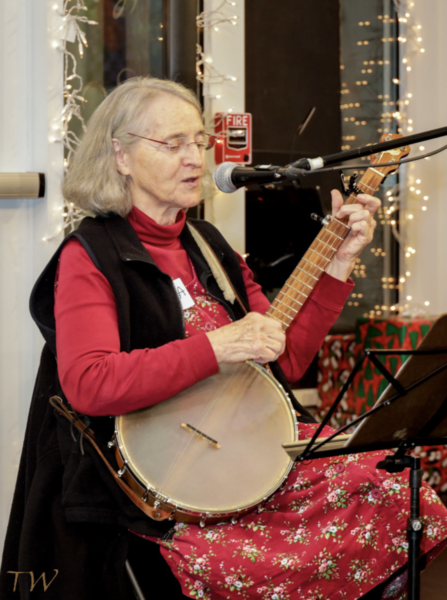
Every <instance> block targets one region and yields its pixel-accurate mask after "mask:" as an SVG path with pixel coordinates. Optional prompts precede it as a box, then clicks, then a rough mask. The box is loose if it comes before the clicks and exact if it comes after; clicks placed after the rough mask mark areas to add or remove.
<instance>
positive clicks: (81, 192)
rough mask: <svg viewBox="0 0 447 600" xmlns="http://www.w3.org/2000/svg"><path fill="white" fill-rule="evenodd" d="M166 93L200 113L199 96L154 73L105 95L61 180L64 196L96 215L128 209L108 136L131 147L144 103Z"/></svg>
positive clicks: (123, 182)
mask: <svg viewBox="0 0 447 600" xmlns="http://www.w3.org/2000/svg"><path fill="white" fill-rule="evenodd" d="M166 93H167V94H173V95H175V96H178V97H179V98H182V99H183V100H185V101H186V102H188V103H189V104H192V105H193V106H194V107H195V108H196V109H197V111H198V113H199V115H200V116H201V115H202V109H201V106H200V103H199V101H198V99H197V96H196V95H195V94H194V93H193V92H192V91H191V90H189V89H188V88H186V87H185V86H183V85H181V84H180V83H175V82H174V81H168V80H162V79H155V78H153V77H134V78H132V79H128V80H127V81H126V82H124V83H123V84H122V85H120V86H118V87H117V88H115V89H114V90H113V91H112V92H111V93H110V94H109V95H108V96H107V98H106V99H105V100H104V101H103V102H102V103H101V104H100V105H99V106H98V108H97V109H96V111H95V112H94V113H93V115H92V118H91V119H90V121H89V124H88V129H87V131H86V133H85V134H84V136H83V137H82V140H81V143H80V145H79V147H78V149H77V151H76V153H75V155H74V158H73V161H72V164H71V165H70V166H69V168H68V172H67V175H66V177H65V180H64V183H63V185H62V194H63V196H64V198H65V199H66V200H67V201H68V202H73V204H75V205H76V206H78V207H79V208H82V209H83V210H86V211H89V212H91V213H93V214H95V215H105V214H107V213H109V212H114V213H117V214H119V215H121V216H122V217H125V216H126V215H127V214H128V213H129V212H130V211H131V209H132V201H131V198H130V194H129V190H128V186H127V178H126V176H125V175H122V174H121V173H119V172H118V170H117V168H116V163H115V152H114V149H113V144H112V139H117V140H118V141H119V142H120V143H121V145H122V147H123V149H124V150H125V151H126V152H127V151H129V149H130V147H131V146H132V145H133V144H135V143H136V142H137V141H138V138H135V137H133V136H131V135H128V132H133V131H141V127H142V121H143V119H144V117H145V114H144V113H145V109H146V108H147V106H148V104H149V103H150V102H151V101H152V100H154V99H155V98H157V97H158V96H160V95H161V94H166Z"/></svg>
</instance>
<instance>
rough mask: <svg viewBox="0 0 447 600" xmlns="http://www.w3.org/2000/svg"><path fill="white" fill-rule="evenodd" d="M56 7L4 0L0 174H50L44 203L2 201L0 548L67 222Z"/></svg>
mask: <svg viewBox="0 0 447 600" xmlns="http://www.w3.org/2000/svg"><path fill="white" fill-rule="evenodd" d="M56 1H58V0H56ZM54 4H55V0H52V1H51V2H48V1H47V0H13V1H11V0H0V82H1V84H0V172H26V171H38V172H43V173H45V174H46V176H47V194H46V198H41V199H36V200H29V199H28V200H19V199H15V200H1V199H0V281H1V293H0V547H2V546H3V538H4V533H5V529H6V525H7V521H8V517H9V510H10V504H11V498H12V493H13V490H14V486H15V479H16V474H17V467H18V463H19V459H20V452H21V446H22V441H23V433H24V429H25V424H26V418H27V414H28V408H29V403H30V399H31V393H32V389H33V385H34V379H35V375H36V372H37V366H38V361H39V355H40V350H41V347H42V338H41V336H40V333H39V332H38V330H37V328H36V327H35V326H34V324H33V322H32V321H31V318H30V316H29V311H28V299H29V294H30V291H31V288H32V285H33V283H34V281H35V280H36V279H37V276H38V275H39V273H40V271H41V270H42V268H43V266H44V265H45V263H46V262H47V260H48V258H49V257H50V256H51V254H52V253H53V252H54V250H55V248H56V246H57V244H58V241H57V240H54V241H52V242H43V241H42V238H43V237H45V236H50V235H52V234H53V233H54V232H56V231H57V228H58V226H60V221H61V211H60V210H59V211H58V210H54V209H57V207H58V206H60V204H61V201H60V196H59V192H58V188H59V180H60V175H61V169H60V167H61V165H62V156H63V155H62V147H61V145H60V144H50V143H49V142H48V139H49V135H50V131H52V130H51V127H52V125H53V117H54V116H56V117H57V116H58V115H59V114H60V111H61V109H62V93H61V92H62V89H61V88H62V55H61V53H60V52H59V51H57V50H55V49H54V48H52V47H51V41H52V40H53V39H54V35H55V32H57V28H58V27H59V25H60V18H59V17H58V16H57V14H56V12H55V11H54V10H52V9H51V6H52V5H54ZM53 133H54V132H53Z"/></svg>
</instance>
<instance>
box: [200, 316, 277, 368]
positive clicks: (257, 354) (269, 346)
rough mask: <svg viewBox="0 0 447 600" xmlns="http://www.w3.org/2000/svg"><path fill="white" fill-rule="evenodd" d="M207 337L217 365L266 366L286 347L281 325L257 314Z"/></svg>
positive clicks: (215, 331) (211, 332)
mask: <svg viewBox="0 0 447 600" xmlns="http://www.w3.org/2000/svg"><path fill="white" fill-rule="evenodd" d="M206 335H207V336H208V339H209V341H210V343H211V346H212V347H213V350H214V353H215V355H216V359H217V362H219V363H221V362H223V363H238V362H244V361H245V360H254V361H255V362H258V363H261V364H264V363H268V362H271V361H274V360H276V359H277V358H278V356H281V354H282V353H283V352H284V348H285V344H286V335H285V333H284V332H283V330H282V327H281V323H280V322H279V321H275V320H274V319H272V318H271V317H266V316H264V315H261V314H259V313H256V312H251V313H248V315H246V316H245V317H244V318H243V319H240V320H239V321H235V322H234V323H230V324H229V325H224V326H223V327H220V328H219V329H215V330H214V331H209V332H207V334H206Z"/></svg>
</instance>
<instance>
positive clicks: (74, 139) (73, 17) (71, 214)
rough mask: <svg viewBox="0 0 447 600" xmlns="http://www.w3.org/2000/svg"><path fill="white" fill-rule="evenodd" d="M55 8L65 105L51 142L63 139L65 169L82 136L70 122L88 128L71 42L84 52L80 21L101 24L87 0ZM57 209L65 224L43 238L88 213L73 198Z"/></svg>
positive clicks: (53, 126)
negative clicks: (90, 11)
mask: <svg viewBox="0 0 447 600" xmlns="http://www.w3.org/2000/svg"><path fill="white" fill-rule="evenodd" d="M124 1H125V0H124ZM52 8H53V10H54V11H55V12H57V13H58V14H59V15H60V17H61V25H60V27H59V32H60V39H54V40H52V41H51V46H52V48H54V51H55V52H62V54H63V60H64V67H63V95H64V106H63V108H62V112H61V114H60V115H58V116H57V117H56V118H55V119H54V120H53V122H52V124H51V134H50V136H49V142H50V143H61V144H62V145H63V147H64V154H65V156H64V165H63V166H64V170H66V169H67V168H68V167H69V165H70V160H71V158H72V156H73V153H74V152H76V149H77V147H78V145H79V143H80V139H79V137H78V136H77V135H76V134H75V133H74V131H73V130H72V129H70V122H71V121H72V119H73V118H76V119H78V121H79V122H80V123H81V127H82V129H83V131H85V130H86V126H85V121H84V118H83V116H82V112H81V105H82V103H84V102H86V100H85V98H84V96H83V95H82V90H83V88H84V82H83V79H82V77H81V76H80V75H79V73H78V72H77V58H76V56H75V55H74V54H73V52H70V51H69V50H68V47H67V44H68V42H72V43H73V42H74V43H76V44H77V49H78V53H79V57H80V58H81V59H82V57H83V56H84V48H87V47H88V42H87V35H86V33H85V31H84V30H83V29H81V25H98V23H97V22H96V21H92V20H91V19H89V18H88V17H87V16H86V15H85V11H87V10H88V8H87V6H86V5H85V2H84V0H63V3H62V8H61V9H60V5H59V4H53V7H52ZM57 210H60V211H62V214H63V225H61V226H59V227H58V229H57V231H56V233H54V234H53V235H52V236H47V237H44V238H42V241H44V242H48V241H51V240H53V239H55V238H57V237H58V236H59V235H60V234H61V233H62V231H63V230H65V231H67V232H68V233H69V232H71V231H73V230H74V229H75V228H76V224H77V223H78V222H79V221H81V220H82V219H83V218H84V216H85V213H84V212H83V211H81V210H80V209H78V208H77V207H76V206H75V205H74V204H73V202H67V201H66V200H65V199H64V200H63V203H62V205H61V206H59V207H57Z"/></svg>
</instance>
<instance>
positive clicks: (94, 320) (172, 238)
mask: <svg viewBox="0 0 447 600" xmlns="http://www.w3.org/2000/svg"><path fill="white" fill-rule="evenodd" d="M185 219H186V216H185V213H184V212H183V211H180V212H179V215H178V218H177V222H176V223H174V224H173V225H158V224H157V223H155V221H153V220H152V219H151V218H150V217H148V216H147V215H145V214H144V213H143V212H141V211H140V210H139V209H137V208H135V207H134V208H133V210H132V212H131V213H130V215H129V217H128V220H129V223H130V224H131V225H132V227H133V228H134V229H135V231H136V233H137V235H138V237H139V239H140V240H141V242H142V243H143V245H144V247H145V248H146V249H147V250H148V251H149V253H150V254H151V255H152V257H153V259H154V260H155V262H156V263H157V265H158V266H159V267H160V269H161V270H162V271H164V272H165V273H167V274H168V275H170V276H171V277H172V278H173V279H177V278H181V280H182V281H183V283H184V284H185V285H186V287H187V289H188V291H189V293H190V294H191V296H192V297H193V299H194V300H196V302H195V305H194V307H192V308H191V309H188V310H186V311H185V331H186V336H187V337H185V339H182V340H177V341H175V342H170V343H169V344H166V345H164V346H161V347H160V348H155V349H150V348H146V349H144V350H133V351H132V352H130V353H126V352H120V340H119V333H118V319H117V312H116V305H115V299H114V295H113V292H112V290H111V288H110V285H109V283H108V281H107V279H106V278H105V277H104V276H103V275H102V274H101V273H100V272H99V271H98V270H97V269H96V267H95V266H94V265H93V263H92V261H91V260H90V258H89V257H88V255H87V253H86V251H85V250H84V248H83V247H82V245H81V244H80V243H79V242H78V241H77V240H75V239H73V240H70V242H68V243H67V245H66V246H65V247H64V248H63V250H62V252H61V256H60V262H59V269H58V276H57V281H56V284H55V295H56V301H55V318H56V345H57V356H58V372H59V377H60V381H61V385H62V389H63V390H64V393H65V395H66V397H67V399H68V400H69V402H70V403H71V404H72V406H73V407H74V408H75V409H76V410H77V411H79V412H80V413H82V414H87V415H91V416H101V415H118V414H123V413H127V412H131V411H133V410H137V409H140V408H144V407H146V406H150V405H152V404H156V403H157V402H161V401H162V400H165V399H167V398H170V397H171V396H173V395H175V394H176V393H178V392H180V391H181V390H182V389H184V388H186V387H189V386H191V385H193V384H194V383H196V382H198V381H200V380H201V379H204V378H205V377H208V376H210V375H213V374H214V373H217V372H218V370H219V367H218V363H217V361H216V358H215V355H214V352H213V349H212V347H211V344H210V342H209V340H208V338H207V336H206V331H210V330H211V329H215V328H216V327H221V326H223V325H225V324H226V323H228V315H227V313H226V311H225V309H223V307H221V306H220V305H219V304H218V303H216V302H214V301H213V299H212V298H211V297H210V296H209V295H207V293H206V291H205V290H204V289H203V288H202V286H201V285H200V282H198V280H197V278H196V275H195V272H194V269H193V268H192V263H191V261H190V260H189V258H188V255H187V254H186V251H185V250H184V248H183V246H182V244H181V242H180V239H179V235H180V233H181V231H182V229H183V227H184V224H185ZM239 262H240V264H241V268H242V273H243V276H244V281H245V285H246V288H247V293H248V299H249V303H250V308H251V310H252V311H257V312H260V313H262V314H264V313H265V312H266V311H267V309H268V307H269V305H270V303H269V301H268V300H267V298H266V297H265V296H264V295H263V293H262V292H261V288H260V286H259V285H258V284H256V283H254V281H253V276H252V273H251V271H250V269H249V268H248V267H247V265H246V263H245V261H244V260H243V259H242V258H241V257H240V256H239ZM352 286H353V284H352V283H343V282H341V281H339V280H337V279H334V278H332V277H330V276H329V275H327V274H324V275H323V277H322V278H321V280H320V282H319V283H318V285H317V286H316V287H315V289H314V291H313V293H312V294H311V295H310V297H309V299H308V300H307V302H306V304H305V305H304V306H303V308H302V309H301V310H300V312H299V313H298V315H297V318H296V319H295V321H294V322H293V323H292V324H291V325H290V327H289V329H288V332H287V347H286V351H285V352H284V354H283V355H282V356H281V357H280V359H279V363H280V364H281V367H282V368H283V370H284V372H285V374H286V377H287V378H288V379H289V380H290V381H297V380H298V379H299V378H300V377H301V376H302V375H303V373H304V372H305V370H306V369H307V367H308V366H309V364H310V362H311V361H312V359H313V357H314V356H315V354H316V352H317V351H318V349H319V348H320V346H321V344H322V342H323V339H324V336H325V335H326V334H327V332H328V330H329V329H330V327H331V326H332V325H333V323H334V322H335V320H336V319H337V317H338V315H339V313H340V311H341V309H342V307H343V304H344V302H345V301H346V298H347V297H348V295H349V294H350V292H351V291H352ZM56 292H57V293H56Z"/></svg>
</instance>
